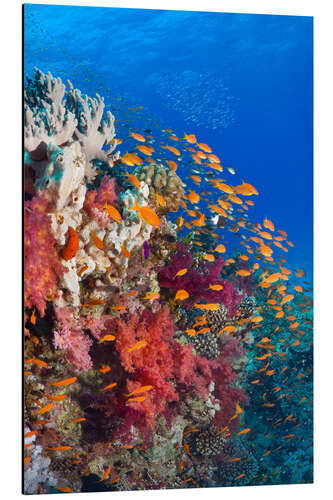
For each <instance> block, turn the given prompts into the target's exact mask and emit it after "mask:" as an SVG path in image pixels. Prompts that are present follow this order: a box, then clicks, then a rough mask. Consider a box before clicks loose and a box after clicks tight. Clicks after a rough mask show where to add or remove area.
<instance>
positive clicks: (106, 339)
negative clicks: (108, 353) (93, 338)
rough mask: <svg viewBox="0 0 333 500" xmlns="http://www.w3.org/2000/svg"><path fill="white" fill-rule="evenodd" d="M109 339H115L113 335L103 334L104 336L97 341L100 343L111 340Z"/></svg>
mask: <svg viewBox="0 0 333 500" xmlns="http://www.w3.org/2000/svg"><path fill="white" fill-rule="evenodd" d="M111 340H116V337H115V336H114V335H111V334H108V335H104V337H102V338H101V339H100V340H99V341H98V342H97V343H98V344H101V343H102V342H106V341H111Z"/></svg>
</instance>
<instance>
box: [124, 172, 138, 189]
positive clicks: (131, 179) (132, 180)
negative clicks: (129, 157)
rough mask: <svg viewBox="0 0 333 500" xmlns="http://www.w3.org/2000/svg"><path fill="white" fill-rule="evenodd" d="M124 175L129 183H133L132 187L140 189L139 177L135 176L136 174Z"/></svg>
mask: <svg viewBox="0 0 333 500" xmlns="http://www.w3.org/2000/svg"><path fill="white" fill-rule="evenodd" d="M125 175H126V177H128V180H129V182H130V183H131V184H133V186H134V187H136V188H138V189H140V188H141V183H140V181H139V179H138V178H137V177H136V175H133V174H125Z"/></svg>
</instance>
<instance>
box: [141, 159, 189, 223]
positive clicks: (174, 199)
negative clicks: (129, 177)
mask: <svg viewBox="0 0 333 500" xmlns="http://www.w3.org/2000/svg"><path fill="white" fill-rule="evenodd" d="M134 173H135V175H136V176H137V177H138V179H140V180H141V181H144V182H145V183H146V184H147V185H148V186H149V193H150V194H149V204H150V205H151V206H152V207H154V208H155V209H156V211H157V212H158V213H160V214H167V213H168V212H177V210H178V209H179V207H180V201H181V199H182V198H183V196H184V194H185V193H184V189H183V186H184V184H183V182H182V180H181V179H180V177H178V175H177V174H176V173H175V172H173V171H172V170H170V169H169V168H167V167H165V166H163V165H161V164H159V165H154V164H150V165H141V166H139V167H137V168H136V169H135V171H134ZM156 194H157V195H161V196H162V197H163V199H164V203H163V204H161V203H159V202H158V200H157V198H156Z"/></svg>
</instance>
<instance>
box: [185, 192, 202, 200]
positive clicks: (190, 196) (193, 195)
mask: <svg viewBox="0 0 333 500" xmlns="http://www.w3.org/2000/svg"><path fill="white" fill-rule="evenodd" d="M186 198H187V199H188V200H189V201H190V202H191V203H198V202H199V201H200V196H199V195H198V194H197V193H196V192H195V191H191V190H190V191H189V194H188V195H187V196H186Z"/></svg>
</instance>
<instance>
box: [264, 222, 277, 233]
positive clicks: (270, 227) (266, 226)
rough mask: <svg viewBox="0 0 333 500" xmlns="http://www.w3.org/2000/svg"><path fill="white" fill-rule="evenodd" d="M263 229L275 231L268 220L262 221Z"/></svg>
mask: <svg viewBox="0 0 333 500" xmlns="http://www.w3.org/2000/svg"><path fill="white" fill-rule="evenodd" d="M264 227H265V228H266V229H270V230H271V231H275V227H274V224H273V222H271V221H270V220H268V219H265V220H264Z"/></svg>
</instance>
